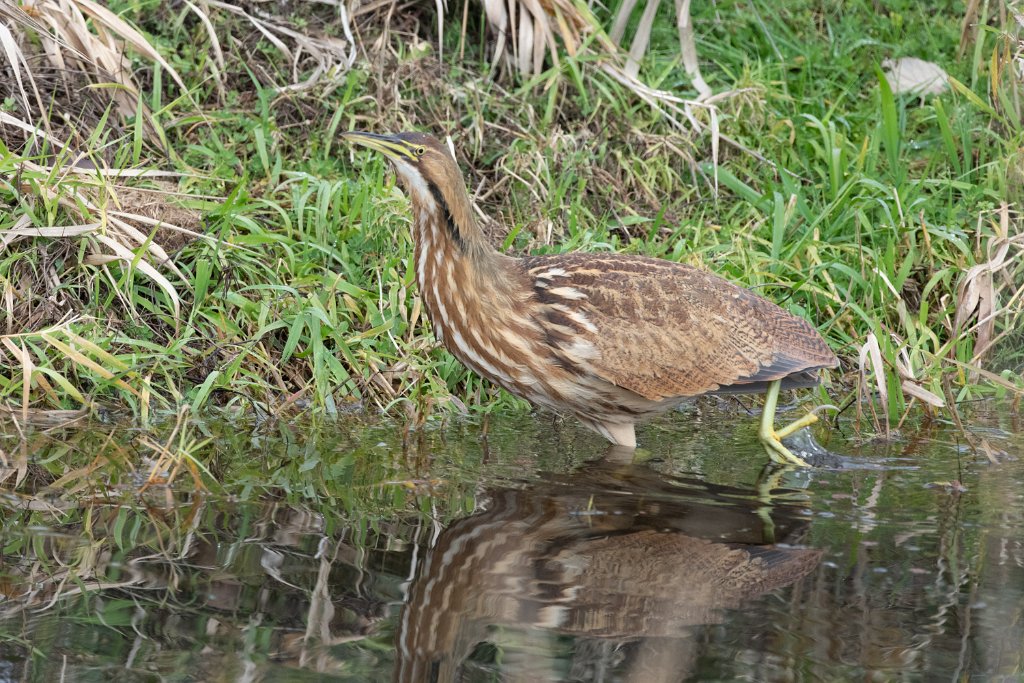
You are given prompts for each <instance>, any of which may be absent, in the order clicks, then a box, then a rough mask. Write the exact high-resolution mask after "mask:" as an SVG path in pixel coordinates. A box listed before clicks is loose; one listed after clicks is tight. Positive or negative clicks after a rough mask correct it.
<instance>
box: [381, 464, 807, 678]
mask: <svg viewBox="0 0 1024 683" xmlns="http://www.w3.org/2000/svg"><path fill="white" fill-rule="evenodd" d="M570 478H571V485H568V486H567V485H566V484H567V483H570V482H569V481H567V480H569V479H570ZM684 491H685V493H683V492H684ZM477 500H478V504H480V507H482V508H483V509H481V510H479V511H477V512H474V514H473V515H472V516H470V517H466V518H464V519H460V520H458V521H456V522H454V523H453V524H452V525H451V526H449V527H448V528H447V529H445V530H444V531H442V532H441V533H440V534H439V535H438V536H437V538H436V540H435V541H433V542H432V543H431V547H430V548H429V549H425V553H424V554H423V555H422V556H421V559H420V561H419V562H418V563H417V565H416V570H415V577H414V579H413V581H412V583H411V585H410V587H409V591H408V594H407V598H406V601H405V605H404V606H403V607H402V614H401V618H400V620H399V627H398V630H397V633H396V648H395V652H396V659H397V661H396V665H395V670H394V677H393V680H394V681H396V682H400V683H406V682H412V681H417V682H418V681H428V680H435V681H458V680H466V678H468V677H469V676H467V672H468V671H471V670H472V665H471V664H468V663H467V659H469V658H470V653H471V652H472V651H473V650H474V649H475V648H476V647H477V645H478V644H479V643H481V642H488V641H490V642H494V641H498V642H502V643H503V644H504V645H506V646H507V647H505V648H504V649H503V657H502V660H501V662H502V663H501V665H500V666H496V667H495V668H496V671H493V672H492V673H493V674H495V675H493V676H492V678H495V679H498V680H556V679H561V678H563V677H564V670H563V674H562V676H555V675H554V671H555V667H556V662H555V661H554V653H555V652H560V653H562V656H566V655H565V652H566V650H571V652H572V654H571V655H569V657H570V658H571V660H572V665H573V667H574V668H576V667H581V666H582V667H583V668H586V664H587V663H588V661H587V660H588V658H589V657H592V656H593V654H594V653H598V652H616V653H618V655H619V657H620V658H621V659H622V660H625V661H620V662H619V663H618V665H617V666H615V667H614V668H615V669H616V670H617V671H616V673H617V674H619V675H615V676H612V675H609V676H607V679H615V680H634V681H661V680H665V681H678V680H686V679H688V678H689V677H688V676H687V675H686V673H687V672H692V670H693V668H694V666H695V664H696V658H697V654H698V652H699V647H698V646H697V645H696V642H699V640H700V639H699V638H694V637H693V636H694V632H695V627H696V626H699V625H703V624H715V623H721V622H722V621H723V618H724V617H723V614H724V610H727V609H737V608H744V607H746V606H747V605H748V603H749V602H750V601H752V600H754V599H756V598H757V597H758V596H760V595H762V594H764V593H766V592H768V591H772V590H775V589H778V588H781V587H783V586H787V585H789V584H791V583H793V582H795V581H797V580H798V579H800V578H801V577H803V576H806V575H807V574H808V573H810V572H811V571H813V570H814V568H815V567H817V566H818V564H819V562H820V560H821V556H822V553H821V551H820V550H815V549H811V548H800V547H795V546H794V545H793V543H799V541H800V540H801V539H802V537H803V536H804V534H805V533H806V531H807V527H808V521H807V520H806V519H803V518H802V515H800V514H799V511H798V508H795V507H794V508H792V509H789V508H786V507H784V506H780V507H778V508H775V509H772V511H771V512H772V515H771V516H763V515H762V514H761V513H762V512H763V511H764V508H763V506H762V504H761V503H760V501H758V500H757V497H756V496H755V495H754V492H753V491H749V490H744V489H734V488H730V487H724V486H715V485H711V484H707V483H705V482H698V481H693V480H686V479H672V478H669V479H666V477H665V476H664V475H662V474H660V473H657V472H654V471H653V470H650V469H648V468H647V467H646V466H637V465H627V464H623V463H622V462H617V461H615V460H605V461H603V462H597V463H593V462H591V463H589V464H588V466H587V468H586V470H585V471H583V472H575V473H572V474H571V475H568V476H564V477H560V476H559V475H551V476H550V479H549V480H548V481H547V482H545V483H543V484H538V485H535V486H528V487H525V488H522V489H492V490H487V491H486V492H485V493H484V494H483V495H482V496H479V497H478V499H477ZM481 503H482V504H481ZM581 511H586V512H585V513H583V514H581ZM698 632H699V631H698ZM510 634H514V635H513V637H508V636H509V635H510ZM564 636H569V637H571V638H572V647H571V648H567V647H566V646H565V642H564V640H563V642H562V643H561V644H557V645H556V643H558V641H559V639H560V638H564ZM524 641H525V642H524ZM588 645H589V646H591V647H588ZM593 646H598V647H596V648H595V647H593ZM656 651H661V652H662V656H658V657H652V656H651V654H652V652H656ZM566 663H567V662H564V661H560V662H557V664H558V665H565V664H566ZM591 663H597V662H591ZM627 672H631V674H630V673H627ZM517 675H518V677H517ZM569 678H570V679H571V680H590V677H589V676H579V677H577V676H571V677H569Z"/></svg>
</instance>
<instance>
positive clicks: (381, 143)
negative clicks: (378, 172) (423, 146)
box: [341, 130, 416, 161]
mask: <svg viewBox="0 0 1024 683" xmlns="http://www.w3.org/2000/svg"><path fill="white" fill-rule="evenodd" d="M341 137H343V138H345V139H346V140H348V141H349V142H352V143H355V144H357V145H362V146H363V147H369V148H370V149H372V150H376V151H378V152H380V153H381V154H383V155H384V156H386V157H388V158H391V159H409V160H412V161H415V160H416V154H415V153H414V152H413V151H412V149H410V147H409V145H408V143H406V142H405V141H404V140H402V139H401V138H398V137H395V136H394V135H377V134H376V133H363V132H361V131H357V130H350V131H349V132H347V133H342V134H341Z"/></svg>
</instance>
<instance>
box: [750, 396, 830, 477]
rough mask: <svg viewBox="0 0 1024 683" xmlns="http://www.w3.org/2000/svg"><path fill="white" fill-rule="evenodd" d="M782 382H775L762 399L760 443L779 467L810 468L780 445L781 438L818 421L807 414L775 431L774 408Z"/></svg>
mask: <svg viewBox="0 0 1024 683" xmlns="http://www.w3.org/2000/svg"><path fill="white" fill-rule="evenodd" d="M781 388H782V382H781V381H779V380H775V381H774V382H772V383H771V386H770V387H768V394H767V395H766V396H765V399H764V412H762V413H761V431H760V437H761V443H763V444H764V447H765V449H766V450H767V451H768V455H769V457H771V459H772V460H774V461H775V462H777V463H779V464H781V465H796V466H797V467H810V464H809V463H808V462H807V461H806V460H804V459H803V458H800V457H797V456H796V455H794V454H793V453H792V451H790V450H789V449H788V448H786V447H785V446H783V445H782V438H783V437H786V436H789V435H790V434H792V433H793V432H795V431H797V430H798V429H802V428H804V427H806V426H808V425H812V424H814V423H815V422H817V421H818V416H817V415H814V414H813V413H808V414H807V415H804V416H803V417H802V418H800V419H799V420H797V421H796V422H794V423H793V424H790V425H787V426H785V427H783V428H782V429H780V430H779V431H775V406H776V405H777V404H778V402H779V389H781Z"/></svg>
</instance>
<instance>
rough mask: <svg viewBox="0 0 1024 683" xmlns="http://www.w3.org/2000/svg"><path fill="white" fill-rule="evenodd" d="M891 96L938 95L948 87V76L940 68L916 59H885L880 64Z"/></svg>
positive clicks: (932, 63)
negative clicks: (906, 94)
mask: <svg viewBox="0 0 1024 683" xmlns="http://www.w3.org/2000/svg"><path fill="white" fill-rule="evenodd" d="M882 68H883V69H885V70H886V71H885V77H886V79H887V80H888V81H889V87H890V88H892V91H893V94H896V95H901V94H905V93H910V94H917V95H922V96H923V95H938V94H939V93H942V92H945V90H946V88H948V87H949V76H947V75H946V72H945V71H944V70H943V69H942V67H941V66H939V65H938V64H935V63H934V62H926V61H924V60H923V59H918V58H917V57H900V58H899V59H886V60H885V61H883V62H882Z"/></svg>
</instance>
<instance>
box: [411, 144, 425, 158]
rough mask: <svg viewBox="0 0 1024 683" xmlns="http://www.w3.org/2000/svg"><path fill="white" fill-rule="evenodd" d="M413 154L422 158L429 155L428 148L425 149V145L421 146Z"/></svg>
mask: <svg viewBox="0 0 1024 683" xmlns="http://www.w3.org/2000/svg"><path fill="white" fill-rule="evenodd" d="M413 152H414V153H415V154H416V156H418V157H421V156H423V155H424V154H426V153H427V148H426V147H424V146H423V145H420V146H419V147H417V148H415V149H414V150H413Z"/></svg>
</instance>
